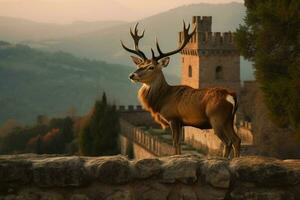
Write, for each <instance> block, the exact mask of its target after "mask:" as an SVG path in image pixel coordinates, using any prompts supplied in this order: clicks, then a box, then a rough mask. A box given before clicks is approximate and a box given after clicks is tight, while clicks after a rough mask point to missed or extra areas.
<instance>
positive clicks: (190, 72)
mask: <svg viewBox="0 0 300 200" xmlns="http://www.w3.org/2000/svg"><path fill="white" fill-rule="evenodd" d="M192 76H193V69H192V66H191V65H189V77H192Z"/></svg>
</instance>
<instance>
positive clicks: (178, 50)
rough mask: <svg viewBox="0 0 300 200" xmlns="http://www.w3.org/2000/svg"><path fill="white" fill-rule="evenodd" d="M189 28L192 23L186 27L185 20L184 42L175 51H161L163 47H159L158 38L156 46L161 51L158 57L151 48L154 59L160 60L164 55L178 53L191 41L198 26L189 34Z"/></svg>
mask: <svg viewBox="0 0 300 200" xmlns="http://www.w3.org/2000/svg"><path fill="white" fill-rule="evenodd" d="M189 29H190V24H189V25H188V27H187V28H186V25H185V22H184V21H183V42H182V43H181V45H180V46H179V47H178V48H177V49H175V50H174V51H170V52H168V53H163V52H162V51H161V49H160V47H159V44H158V41H157V38H156V48H157V51H158V53H159V56H157V57H156V56H155V54H154V51H153V49H151V52H152V59H153V60H156V61H158V60H160V59H162V58H164V57H167V56H171V55H173V54H176V53H178V52H180V51H181V50H182V49H183V48H184V47H185V46H186V45H187V43H188V42H189V40H190V39H191V37H192V36H193V35H194V33H195V32H196V26H195V28H194V30H193V31H192V33H191V34H189Z"/></svg>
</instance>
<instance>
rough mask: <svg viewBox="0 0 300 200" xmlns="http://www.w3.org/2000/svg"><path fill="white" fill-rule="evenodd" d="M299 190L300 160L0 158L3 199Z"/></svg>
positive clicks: (266, 195)
mask: <svg viewBox="0 0 300 200" xmlns="http://www.w3.org/2000/svg"><path fill="white" fill-rule="evenodd" d="M299 188H300V160H277V159H274V158H265V157H257V156H253V157H241V158H236V159H233V160H225V159H222V158H209V159H208V158H205V157H200V156H195V155H181V156H171V157H163V158H152V159H143V160H128V159H127V158H126V157H124V156H111V157H108V156H107V157H78V156H58V157H56V156H51V155H34V154H25V155H13V156H11V155H9V156H0V199H24V200H27V199H28V200H29V199H30V200H38V199H55V200H63V199H66V200H77V199H82V200H92V199H104V200H108V199H110V200H112V199H124V200H134V199H139V200H143V199H149V200H151V199H162V200H163V199H172V200H177V199H178V200H179V199H203V200H208V199H235V200H242V199H264V200H271V199H272V200H273V199H277V200H281V199H282V200H289V199H298V197H299V196H300V190H299Z"/></svg>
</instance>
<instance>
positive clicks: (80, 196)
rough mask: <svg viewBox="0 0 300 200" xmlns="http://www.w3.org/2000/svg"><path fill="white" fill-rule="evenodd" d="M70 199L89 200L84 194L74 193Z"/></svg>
mask: <svg viewBox="0 0 300 200" xmlns="http://www.w3.org/2000/svg"><path fill="white" fill-rule="evenodd" d="M70 200H90V198H89V197H88V196H86V195H84V194H74V195H72V196H71V198H70Z"/></svg>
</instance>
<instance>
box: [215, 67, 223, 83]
mask: <svg viewBox="0 0 300 200" xmlns="http://www.w3.org/2000/svg"><path fill="white" fill-rule="evenodd" d="M222 79H223V68H222V67H221V66H217V67H216V80H222Z"/></svg>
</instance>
